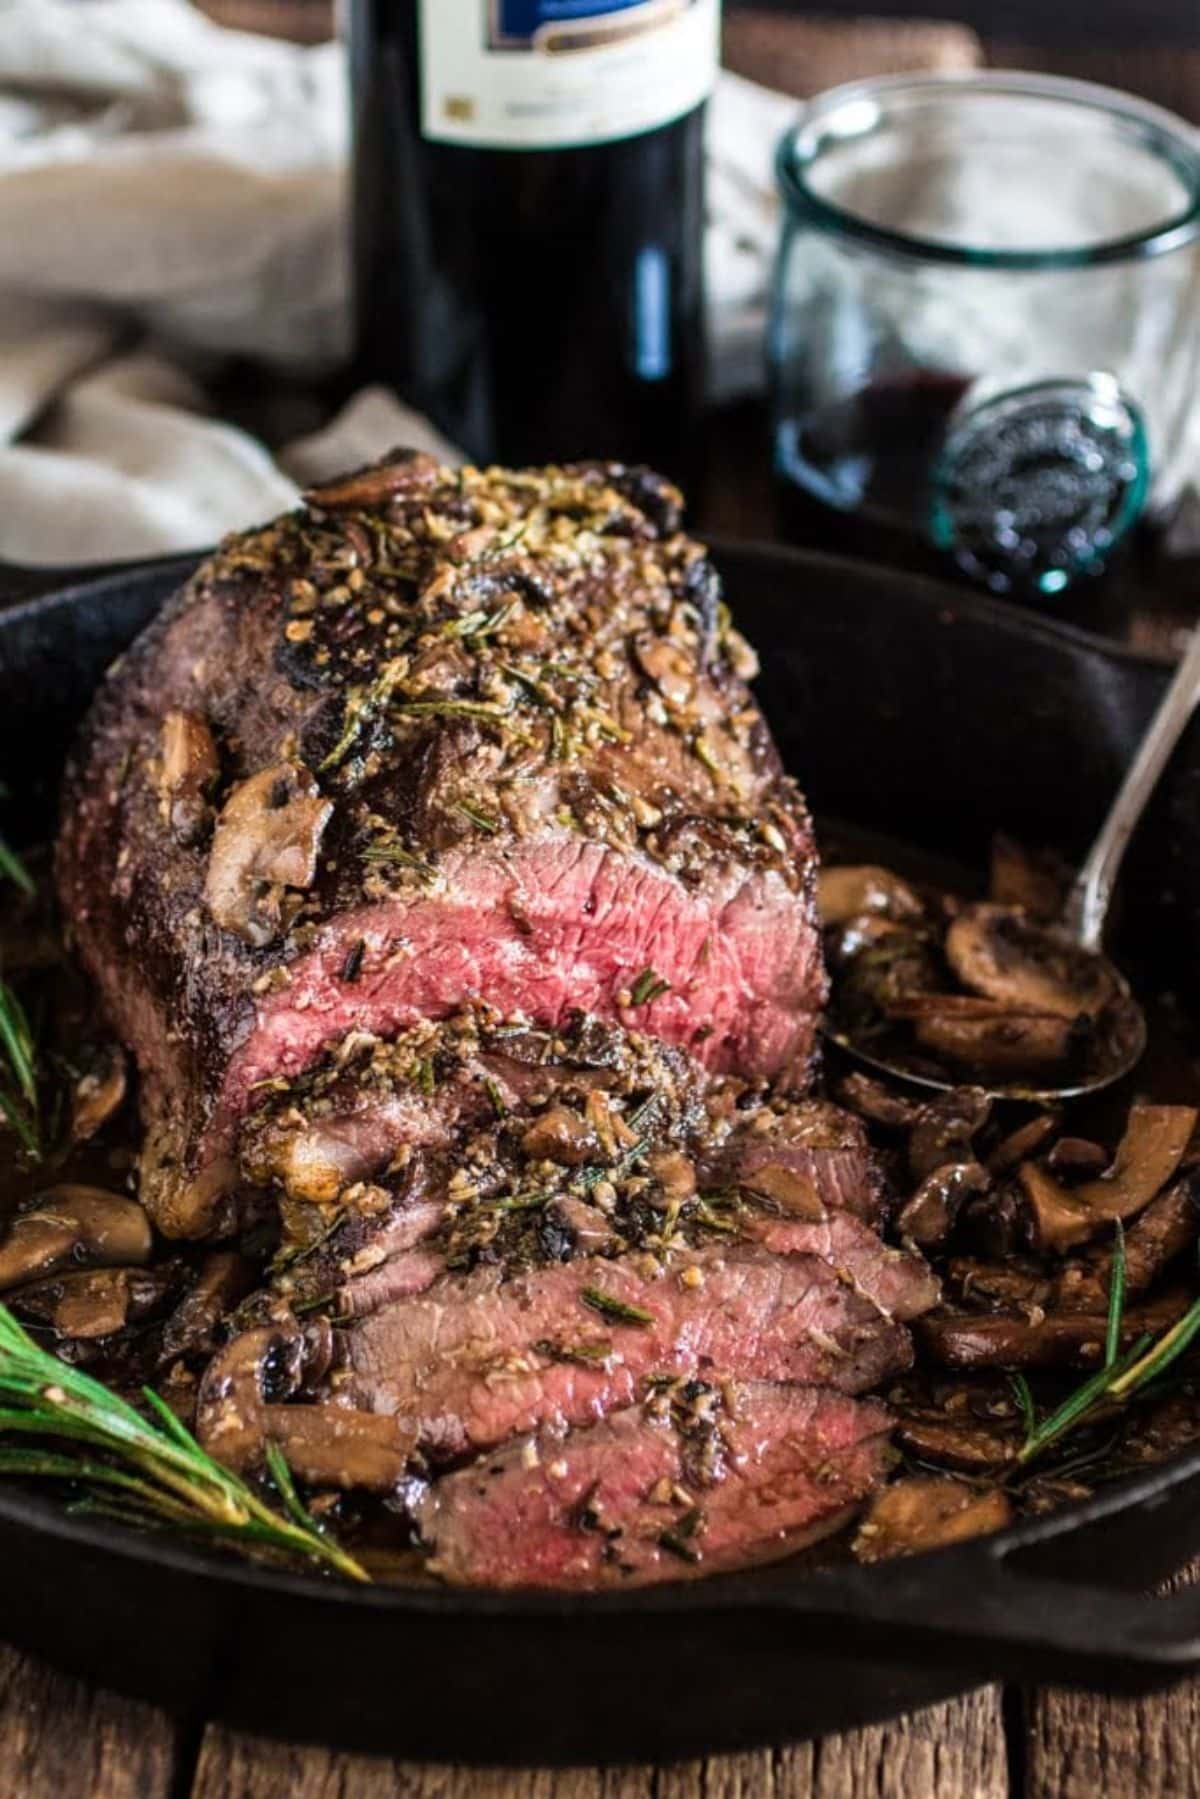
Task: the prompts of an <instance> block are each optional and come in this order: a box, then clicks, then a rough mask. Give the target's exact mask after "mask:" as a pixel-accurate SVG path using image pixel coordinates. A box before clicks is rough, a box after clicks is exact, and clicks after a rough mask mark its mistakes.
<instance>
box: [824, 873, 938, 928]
mask: <svg viewBox="0 0 1200 1799" xmlns="http://www.w3.org/2000/svg"><path fill="white" fill-rule="evenodd" d="M921 910H922V907H921V902H920V900H919V899H918V898H917V895H916V894H915V893H914V892H913V890H912V888H911V887H910V886H909V885H908V883H907V881H902V880H901V879H900V876H899V875H897V874H893V872H892V870H891V869H890V868H879V867H877V866H875V865H874V864H873V863H867V864H864V865H862V866H861V867H854V866H850V865H844V864H843V865H837V866H834V867H832V868H823V869H822V870H821V872H820V874H819V875H818V876H817V912H818V914H819V915H820V919H821V923H822V924H823V925H835V924H848V923H849V922H850V920H851V919H853V918H861V917H863V916H865V915H869V914H872V913H878V914H881V915H882V916H883V917H885V918H896V919H903V918H919V917H920V915H921Z"/></svg>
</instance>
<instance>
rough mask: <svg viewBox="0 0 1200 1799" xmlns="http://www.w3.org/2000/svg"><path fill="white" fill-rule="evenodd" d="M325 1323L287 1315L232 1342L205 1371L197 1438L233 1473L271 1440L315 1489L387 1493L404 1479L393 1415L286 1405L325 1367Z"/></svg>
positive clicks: (250, 1467) (402, 1442) (255, 1460)
mask: <svg viewBox="0 0 1200 1799" xmlns="http://www.w3.org/2000/svg"><path fill="white" fill-rule="evenodd" d="M331 1337H332V1333H331V1331H330V1328H329V1324H328V1321H326V1320H322V1321H321V1324H320V1326H309V1327H308V1328H307V1329H306V1330H303V1331H302V1330H301V1329H300V1327H299V1326H298V1325H297V1323H296V1321H295V1319H294V1318H293V1317H292V1316H291V1314H290V1313H289V1314H287V1315H286V1316H285V1317H283V1318H281V1319H280V1321H279V1322H277V1323H275V1324H269V1325H263V1326H260V1327H259V1328H257V1329H255V1330H249V1331H245V1332H243V1334H242V1335H241V1336H240V1337H235V1339H234V1341H233V1342H232V1343H231V1344H230V1345H229V1347H228V1348H227V1349H225V1350H223V1351H222V1352H221V1354H220V1355H218V1356H216V1357H215V1358H214V1360H213V1361H212V1362H210V1364H209V1366H208V1368H207V1369H206V1370H205V1373H204V1377H203V1379H202V1380H201V1383H200V1393H199V1398H198V1401H197V1406H196V1435H197V1436H198V1437H199V1439H200V1442H201V1443H202V1444H203V1445H204V1447H205V1448H206V1449H207V1450H208V1451H209V1453H210V1454H211V1455H214V1456H216V1457H217V1459H218V1460H219V1461H222V1462H224V1463H225V1465H226V1467H229V1468H234V1469H236V1470H238V1471H239V1472H243V1473H244V1472H248V1471H257V1470H258V1469H259V1468H261V1466H262V1463H263V1457H264V1455H265V1452H266V1446H267V1444H268V1443H269V1442H270V1443H277V1444H278V1445H279V1447H280V1449H281V1450H282V1451H283V1454H284V1456H285V1457H286V1458H287V1462H288V1465H289V1467H290V1468H291V1469H292V1471H293V1473H295V1474H296V1475H298V1476H299V1478H300V1479H301V1480H303V1481H306V1482H308V1483H309V1484H310V1485H312V1486H318V1487H340V1488H351V1487H360V1488H363V1489H364V1490H365V1491H367V1492H371V1493H391V1492H394V1491H395V1490H396V1488H397V1487H398V1486H399V1485H400V1484H401V1483H402V1482H403V1481H404V1479H405V1477H406V1475H407V1472H408V1462H409V1457H410V1455H411V1453H412V1448H413V1444H412V1439H411V1437H409V1436H406V1435H405V1433H404V1432H403V1431H402V1429H401V1428H400V1426H399V1425H398V1424H397V1423H396V1422H395V1420H394V1419H392V1418H387V1417H384V1416H383V1415H382V1414H380V1413H375V1412H360V1411H354V1410H352V1409H350V1408H349V1407H345V1406H339V1405H338V1404H336V1402H335V1401H333V1400H329V1399H327V1400H326V1401H325V1402H324V1403H323V1404H320V1405H303V1404H300V1405H289V1404H287V1403H285V1402H286V1401H287V1400H289V1399H291V1398H292V1396H293V1395H295V1394H297V1393H299V1392H301V1391H302V1390H303V1388H304V1386H305V1384H306V1383H314V1384H315V1382H317V1381H319V1380H320V1379H321V1378H322V1376H323V1374H324V1373H325V1371H326V1369H327V1368H328V1366H329V1360H330V1356H331V1354H332V1342H331Z"/></svg>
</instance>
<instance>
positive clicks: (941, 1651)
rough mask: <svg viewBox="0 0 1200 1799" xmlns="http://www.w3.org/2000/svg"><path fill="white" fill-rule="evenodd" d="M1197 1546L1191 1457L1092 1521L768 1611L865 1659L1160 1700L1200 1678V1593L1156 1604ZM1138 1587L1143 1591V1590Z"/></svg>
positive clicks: (1029, 1531)
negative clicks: (793, 1617) (889, 1645)
mask: <svg viewBox="0 0 1200 1799" xmlns="http://www.w3.org/2000/svg"><path fill="white" fill-rule="evenodd" d="M1198 1538H1200V1454H1198V1453H1197V1452H1196V1451H1192V1452H1190V1453H1189V1454H1187V1455H1186V1456H1183V1457H1180V1458H1179V1460H1178V1461H1177V1462H1176V1464H1175V1465H1174V1466H1172V1467H1167V1468H1163V1469H1160V1470H1155V1471H1153V1472H1152V1473H1149V1474H1148V1475H1147V1476H1146V1477H1145V1478H1144V1479H1143V1480H1141V1481H1139V1482H1138V1483H1137V1486H1136V1487H1135V1488H1133V1489H1129V1488H1127V1489H1126V1491H1124V1492H1121V1491H1119V1490H1117V1491H1116V1492H1113V1493H1110V1494H1104V1495H1102V1496H1101V1497H1100V1498H1098V1499H1096V1500H1093V1501H1091V1502H1090V1503H1089V1504H1088V1506H1087V1507H1086V1509H1084V1510H1083V1512H1082V1515H1081V1514H1080V1511H1079V1510H1078V1509H1076V1510H1074V1511H1073V1512H1072V1511H1067V1512H1064V1513H1059V1514H1056V1515H1052V1516H1050V1517H1048V1518H1042V1519H1037V1520H1035V1521H1033V1522H1031V1523H1028V1524H1026V1525H1024V1526H1021V1527H1019V1528H1018V1530H1016V1531H1015V1532H1004V1533H1001V1534H999V1535H997V1536H992V1537H980V1538H978V1539H976V1540H974V1541H972V1542H969V1543H963V1544H960V1545H957V1546H956V1547H954V1548H950V1549H945V1550H941V1551H937V1552H934V1553H932V1554H927V1555H922V1556H914V1557H913V1558H911V1559H901V1560H897V1561H894V1562H885V1563H881V1564H878V1565H877V1566H875V1567H860V1568H854V1569H846V1570H841V1571H839V1572H838V1574H837V1575H836V1576H835V1577H833V1578H831V1579H830V1580H829V1582H828V1583H827V1584H826V1582H824V1581H823V1580H822V1579H821V1577H820V1576H818V1577H816V1578H815V1579H813V1578H810V1579H809V1580H808V1581H807V1582H803V1583H798V1584H797V1585H795V1586H789V1585H787V1584H786V1583H782V1582H781V1583H780V1585H779V1587H778V1588H777V1589H776V1590H775V1592H774V1593H773V1594H772V1595H771V1596H770V1597H769V1598H768V1600H767V1603H768V1605H779V1606H781V1607H783V1608H785V1609H787V1610H795V1611H797V1612H803V1613H804V1614H806V1616H807V1617H808V1618H809V1619H811V1618H812V1616H813V1614H814V1613H815V1614H816V1615H817V1616H818V1617H821V1618H823V1619H824V1620H825V1621H826V1622H827V1624H828V1626H829V1628H830V1629H831V1631H832V1632H834V1633H835V1634H836V1635H837V1636H838V1637H839V1638H840V1639H841V1640H842V1642H843V1643H844V1644H845V1646H846V1647H847V1648H850V1647H856V1648H857V1650H858V1652H859V1653H863V1654H866V1653H869V1652H870V1648H871V1644H872V1638H876V1639H877V1633H878V1632H880V1631H884V1630H886V1631H889V1632H890V1633H892V1635H893V1637H894V1642H895V1643H896V1644H911V1645H912V1648H913V1651H914V1653H916V1654H919V1655H920V1656H921V1657H922V1659H924V1660H926V1661H929V1662H931V1663H934V1664H938V1665H945V1666H947V1667H951V1668H960V1667H961V1668H964V1669H967V1670H969V1671H970V1672H971V1673H973V1674H977V1675H978V1676H979V1678H980V1679H981V1680H994V1679H1002V1680H1016V1681H1024V1682H1030V1681H1033V1682H1038V1683H1041V1682H1054V1683H1058V1684H1062V1685H1067V1686H1093V1687H1100V1688H1106V1689H1109V1690H1116V1691H1125V1692H1130V1693H1137V1692H1147V1691H1151V1690H1153V1689H1154V1688H1155V1687H1161V1686H1165V1685H1167V1684H1168V1683H1169V1682H1171V1681H1172V1680H1175V1679H1178V1678H1179V1677H1180V1676H1181V1675H1183V1674H1185V1673H1187V1672H1188V1671H1189V1670H1191V1669H1196V1668H1200V1586H1196V1587H1192V1588H1187V1589H1184V1590H1183V1591H1181V1592H1178V1593H1174V1594H1171V1595H1169V1596H1167V1597H1161V1598H1159V1597H1154V1596H1153V1595H1152V1594H1150V1593H1148V1592H1147V1591H1146V1587H1147V1586H1149V1585H1152V1584H1153V1583H1154V1582H1155V1581H1156V1579H1161V1578H1162V1577H1163V1575H1164V1574H1165V1572H1166V1571H1167V1570H1169V1569H1170V1568H1178V1567H1180V1566H1182V1565H1185V1564H1186V1563H1187V1561H1188V1560H1189V1559H1190V1558H1191V1557H1192V1556H1194V1555H1195V1554H1196V1552H1197V1549H1198V1548H1200V1542H1198ZM1139 1542H1140V1543H1141V1544H1142V1545H1143V1546H1144V1547H1147V1548H1148V1549H1149V1551H1150V1560H1151V1561H1152V1562H1156V1563H1157V1566H1156V1567H1155V1571H1154V1572H1153V1573H1150V1572H1146V1571H1145V1569H1146V1560H1147V1558H1146V1557H1145V1556H1144V1555H1137V1554H1136V1553H1135V1551H1134V1550H1133V1549H1132V1548H1131V1547H1130V1546H1131V1545H1132V1544H1137V1543H1139ZM1139 1563H1140V1564H1141V1566H1138V1565H1137V1564H1139ZM1122 1576H1124V1578H1125V1580H1126V1582H1127V1584H1126V1586H1125V1587H1124V1589H1122V1587H1121V1585H1120V1582H1121V1579H1122ZM1134 1579H1136V1580H1139V1581H1140V1583H1141V1584H1140V1586H1139V1587H1138V1588H1133V1589H1131V1587H1130V1586H1129V1584H1128V1582H1129V1581H1130V1580H1134ZM822 1587H824V1588H825V1591H824V1592H822V1591H821V1589H822ZM892 1653H893V1654H894V1653H895V1650H894V1649H893V1650H892Z"/></svg>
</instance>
